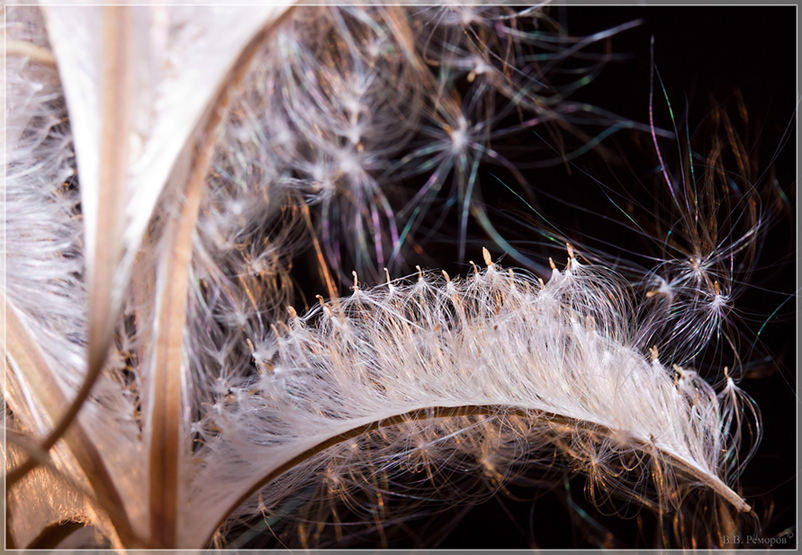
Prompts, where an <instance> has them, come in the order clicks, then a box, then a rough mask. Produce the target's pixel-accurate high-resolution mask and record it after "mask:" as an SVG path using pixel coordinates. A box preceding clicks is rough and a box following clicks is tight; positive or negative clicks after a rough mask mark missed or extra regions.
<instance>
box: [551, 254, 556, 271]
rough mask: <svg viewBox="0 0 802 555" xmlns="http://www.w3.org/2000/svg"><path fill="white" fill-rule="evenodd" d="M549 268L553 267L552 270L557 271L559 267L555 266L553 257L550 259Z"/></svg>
mask: <svg viewBox="0 0 802 555" xmlns="http://www.w3.org/2000/svg"><path fill="white" fill-rule="evenodd" d="M549 266H551V269H552V270H556V269H557V266H556V265H555V264H554V260H552V259H551V257H549Z"/></svg>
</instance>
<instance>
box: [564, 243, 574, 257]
mask: <svg viewBox="0 0 802 555" xmlns="http://www.w3.org/2000/svg"><path fill="white" fill-rule="evenodd" d="M565 246H566V247H568V258H570V259H571V260H573V259H574V247H572V246H571V243H566V244H565Z"/></svg>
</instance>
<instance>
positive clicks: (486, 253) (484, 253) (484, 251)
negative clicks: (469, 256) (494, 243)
mask: <svg viewBox="0 0 802 555" xmlns="http://www.w3.org/2000/svg"><path fill="white" fill-rule="evenodd" d="M482 256H483V257H484V259H485V265H486V266H487V267H488V268H489V267H490V266H492V265H493V259H492V258H490V251H489V250H487V249H486V248H485V247H482Z"/></svg>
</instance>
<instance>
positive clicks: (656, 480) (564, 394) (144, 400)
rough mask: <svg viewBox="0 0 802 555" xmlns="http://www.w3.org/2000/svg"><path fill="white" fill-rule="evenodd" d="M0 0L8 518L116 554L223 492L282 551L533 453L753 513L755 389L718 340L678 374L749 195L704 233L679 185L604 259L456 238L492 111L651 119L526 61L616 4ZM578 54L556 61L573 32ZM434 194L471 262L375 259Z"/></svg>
mask: <svg viewBox="0 0 802 555" xmlns="http://www.w3.org/2000/svg"><path fill="white" fill-rule="evenodd" d="M6 10H7V16H8V20H7V21H8V23H7V28H6V33H7V35H8V39H7V40H8V46H7V63H6V67H5V70H6V89H5V90H6V107H7V110H6V115H5V126H6V138H7V145H6V146H7V155H6V159H5V171H6V181H5V194H4V211H5V235H4V243H3V255H4V257H5V264H6V265H5V273H4V275H3V279H4V281H3V300H4V306H5V314H6V316H5V331H6V334H5V336H4V353H5V357H4V358H5V361H6V370H5V388H4V392H3V395H4V400H5V403H6V407H7V411H6V420H5V426H6V433H7V436H6V443H5V445H4V456H5V461H6V479H7V484H8V491H7V500H8V501H7V510H8V514H7V518H6V524H7V526H8V527H9V534H8V535H7V537H10V538H13V542H14V545H15V546H16V547H24V546H32V547H39V546H42V545H44V542H46V541H53V534H54V531H53V530H54V529H53V524H54V523H58V522H61V521H69V522H72V523H80V524H89V525H92V526H94V527H95V529H96V530H97V531H98V534H99V535H100V536H102V537H103V538H105V541H107V542H108V545H109V546H112V547H114V548H117V549H141V548H162V549H164V548H181V549H191V550H200V549H203V548H204V547H206V546H209V545H213V546H217V547H225V546H227V545H231V544H232V543H234V542H236V540H237V534H238V533H239V532H238V530H239V529H238V526H239V525H240V524H242V523H248V522H249V521H250V520H252V519H253V518H254V517H257V518H262V519H263V520H264V522H266V523H268V524H267V525H268V527H270V526H271V523H272V524H273V525H275V526H276V528H277V530H278V529H281V530H283V531H286V530H287V529H289V526H288V525H286V524H285V525H282V524H281V523H282V522H286V523H289V522H293V523H297V526H296V527H295V528H294V531H291V532H288V533H287V535H286V536H281V535H280V534H279V535H277V537H278V538H279V540H280V541H283V540H281V538H282V537H283V538H286V539H287V540H288V541H290V539H292V540H294V541H297V543H298V545H300V546H302V547H310V546H311V547H314V546H315V545H316V544H320V543H321V538H323V536H325V534H333V535H334V536H336V537H337V539H341V535H342V531H341V529H340V528H339V527H338V525H340V524H349V525H354V524H357V523H368V524H370V525H371V526H376V527H379V528H380V527H381V526H384V525H385V524H386V525H387V526H389V525H390V524H391V523H398V522H402V521H403V520H404V519H406V518H412V517H415V516H419V515H420V514H422V513H424V512H425V511H434V510H436V509H437V508H442V507H445V506H448V505H452V504H464V505H468V504H471V503H476V502H478V501H479V500H480V499H482V498H483V497H486V496H487V495H490V494H492V493H494V492H496V491H498V490H500V489H503V488H504V487H505V485H506V484H508V483H510V482H511V481H513V480H515V479H517V478H518V477H521V476H527V475H542V476H544V477H545V478H544V480H546V481H549V480H552V477H551V476H552V475H554V474H555V469H558V471H557V472H556V475H560V471H559V469H563V471H564V470H565V469H570V470H571V471H578V472H582V473H584V474H585V475H586V477H587V487H586V494H587V496H588V498H590V499H591V500H592V501H593V502H594V503H597V504H598V505H600V506H608V505H612V506H620V505H624V506H627V505H633V506H637V507H639V508H645V509H646V510H649V511H652V512H654V513H656V514H659V515H660V516H661V517H662V516H663V515H667V514H672V513H675V512H678V511H680V510H681V508H682V507H683V506H685V505H686V504H693V503H694V499H695V498H697V497H705V496H707V497H706V498H707V499H713V501H712V502H710V504H709V506H705V509H704V510H708V511H713V513H715V514H717V515H720V516H717V517H716V518H719V519H720V520H721V521H722V522H724V524H723V525H722V528H723V529H726V530H727V531H730V532H731V531H732V529H733V527H734V526H736V525H735V524H734V522H735V520H736V519H737V515H738V514H748V513H750V512H751V511H752V507H751V506H750V502H749V501H748V500H747V499H745V498H744V496H743V493H742V492H741V491H740V489H739V485H738V478H739V476H740V474H741V472H742V471H743V468H744V465H745V464H746V463H747V462H748V461H749V459H750V458H752V456H753V455H754V453H755V451H756V449H757V447H758V444H759V442H760V437H761V433H762V429H761V416H760V411H759V409H758V407H757V405H756V404H755V403H754V401H753V400H752V399H751V398H750V397H749V395H748V394H747V393H746V392H744V391H742V390H741V389H740V388H739V386H738V384H737V379H738V375H737V373H736V372H735V371H734V370H731V369H730V368H731V367H727V368H723V369H722V375H723V378H722V379H720V380H717V381H716V383H713V384H711V383H709V382H708V381H707V380H706V379H705V376H704V375H702V374H700V372H699V369H697V368H694V365H693V362H694V359H695V358H694V357H695V356H696V355H698V354H699V353H700V352H702V351H703V350H704V349H705V348H706V347H707V345H708V343H710V342H711V341H713V340H714V339H716V338H718V337H719V334H720V330H721V329H722V326H723V324H724V322H725V321H726V320H727V317H728V314H729V313H730V311H731V310H732V306H733V304H734V293H735V292H734V285H733V283H732V280H730V279H728V276H729V274H728V273H727V271H726V262H727V260H729V261H732V259H733V257H734V256H735V255H736V254H738V253H739V252H740V251H741V250H742V249H743V248H744V247H743V246H742V245H743V244H745V243H746V242H748V241H750V240H755V239H756V238H757V237H759V236H760V235H761V233H763V231H762V229H761V225H760V224H759V223H757V222H758V220H759V219H755V221H754V222H753V221H752V220H749V221H747V222H746V227H747V231H744V232H742V235H741V236H740V238H736V236H735V234H734V233H733V234H731V235H730V236H729V237H727V239H728V240H729V241H730V243H726V244H725V242H724V241H721V240H719V239H720V238H719V237H717V236H715V234H713V235H710V236H704V237H702V238H701V239H699V237H698V236H697V235H699V234H698V233H697V227H695V226H696V225H697V224H696V223H695V222H697V221H698V220H699V219H700V218H699V217H698V216H702V217H703V216H707V215H708V214H706V213H704V211H703V210H700V211H698V212H696V213H692V214H690V215H689V216H688V219H687V221H688V222H693V223H687V225H686V227H681V226H678V229H679V230H680V231H678V234H680V233H685V234H686V236H687V237H689V240H691V241H693V240H694V239H697V241H696V244H697V245H699V246H700V249H699V253H698V255H699V256H697V257H691V258H687V259H679V258H677V259H666V260H664V261H662V262H661V263H660V264H658V265H657V266H656V267H655V268H651V269H646V270H643V271H641V273H640V276H639V279H637V280H633V279H632V272H631V271H629V270H627V271H626V272H625V271H621V269H620V268H618V267H616V266H615V265H614V264H613V263H612V262H610V263H606V262H605V261H604V258H603V256H602V255H599V254H598V253H596V252H594V253H590V252H583V251H582V249H581V248H580V247H575V246H572V245H571V244H566V245H565V251H564V252H565V255H566V256H565V258H564V259H563V261H562V262H560V263H556V262H554V261H552V260H550V259H549V260H548V262H549V266H550V270H549V271H550V273H551V275H550V277H549V279H547V280H544V279H540V278H538V277H536V276H535V275H534V274H533V273H532V272H531V271H530V270H527V269H519V268H514V267H506V265H505V266H504V267H503V266H502V265H501V263H500V262H499V261H497V260H494V259H493V258H492V257H491V254H490V252H489V251H488V250H487V249H482V251H481V253H480V252H479V251H478V249H477V250H476V252H472V250H471V248H470V246H469V244H468V243H467V241H466V236H467V233H468V231H467V229H468V222H469V220H471V218H474V219H475V220H476V222H478V224H479V225H480V226H481V228H482V229H483V230H484V231H485V232H486V233H487V234H488V235H489V236H490V237H491V238H492V239H493V240H494V241H496V243H497V245H499V246H500V247H502V248H503V249H505V250H507V251H508V252H514V253H515V254H521V253H518V251H517V250H516V249H515V248H514V247H513V246H512V245H510V244H509V243H508V242H506V240H505V239H504V238H503V237H502V236H501V234H500V233H499V231H497V229H496V228H495V227H494V225H493V224H492V223H491V222H490V220H489V218H488V215H487V211H486V210H485V209H484V208H482V206H481V203H480V202H478V200H477V199H478V198H480V189H481V184H480V183H479V181H478V179H477V177H476V174H477V171H478V170H477V168H478V167H479V165H480V164H489V163H492V164H496V165H497V166H499V167H501V168H504V169H505V170H507V171H509V172H510V173H511V174H512V175H513V177H514V179H516V180H518V181H519V182H523V181H525V178H524V176H523V174H522V173H521V172H520V171H518V170H517V169H516V168H515V165H514V163H513V162H510V161H509V160H507V159H505V158H504V156H503V155H502V154H501V153H500V152H499V151H497V150H494V148H493V142H494V141H495V140H497V139H499V138H500V137H504V136H506V135H509V134H511V133H512V132H513V131H515V130H517V131H520V130H526V129H530V128H538V129H539V128H540V126H544V127H548V126H551V127H553V128H559V127H562V128H564V129H565V130H567V134H569V135H572V136H573V137H574V138H578V139H582V140H585V139H588V136H587V134H586V132H585V131H582V129H583V127H582V126H583V125H588V126H591V125H601V126H608V127H609V126H615V127H616V128H625V127H630V128H633V129H636V130H640V131H649V132H650V133H651V134H652V137H653V138H654V140H655V142H656V140H657V135H658V134H660V133H662V134H663V135H661V136H665V135H668V134H667V133H666V132H662V131H659V130H656V129H655V127H654V125H653V124H652V125H651V127H649V126H638V125H636V124H633V123H630V122H625V121H623V118H616V117H615V116H613V115H612V114H608V113H605V112H603V111H601V110H595V109H591V108H590V107H588V106H586V105H584V104H580V103H576V104H571V103H570V101H569V100H568V95H569V93H570V91H572V90H573V89H574V88H576V87H578V86H579V85H578V84H576V83H571V84H568V85H563V86H562V87H557V86H553V87H552V86H550V85H548V83H547V80H546V78H547V77H548V75H549V72H550V71H555V72H556V70H557V69H559V68H560V64H561V63H563V62H564V61H565V60H568V59H570V58H571V57H572V56H575V55H576V54H578V53H580V52H582V51H583V49H585V48H588V47H589V46H591V45H593V44H595V43H598V42H600V41H604V40H606V39H608V38H609V37H611V36H613V35H615V34H616V33H618V32H622V31H624V30H626V29H628V28H630V27H632V26H634V25H635V23H631V24H625V25H622V26H620V27H619V28H616V29H611V30H606V31H603V32H599V33H598V34H596V35H593V36H590V37H586V38H584V39H570V38H566V37H565V36H564V35H562V34H560V33H558V32H556V31H555V32H551V29H552V26H553V25H556V24H555V23H554V22H553V21H552V20H551V19H550V18H549V16H548V14H547V13H546V11H545V10H544V8H543V6H534V7H532V8H528V9H525V10H518V11H516V10H513V9H510V8H503V7H498V6H497V7H479V6H463V7H456V6H454V7H450V8H437V9H434V8H409V9H404V8H400V7H391V6H380V5H376V6H366V7H361V6H360V7H356V6H350V5H349V6H343V7H298V8H294V9H292V8H291V9H288V8H287V7H286V6H285V7H280V8H279V7H270V8H267V7H264V8H250V7H238V8H223V7H220V8H206V7H186V6H184V7H182V6H178V7H166V6H165V7H121V6H116V7H80V8H79V7H75V6H54V7H42V8H41V9H40V8H35V7H16V6H15V7H13V8H12V7H11V6H7V7H6ZM531 26H536V27H537V28H538V29H542V30H541V31H538V32H535V31H533V30H532V27H531ZM498 33H501V34H503V35H504V37H502V39H503V40H502V39H500V38H498V36H496V38H495V39H492V40H491V39H488V38H487V36H495V35H493V34H498ZM504 41H507V42H506V43H505V42H504ZM503 44H507V47H506V49H505V48H504V47H503ZM544 44H545V45H546V46H543V45H544ZM500 45H502V46H500ZM513 46H514V48H513ZM537 48H545V49H547V50H549V51H550V52H551V53H550V54H549V55H548V56H543V60H545V61H544V62H543V63H542V65H538V63H540V58H539V57H538V55H536V54H535V53H536V52H540V51H539V50H537ZM513 50H514V51H513ZM510 52H512V53H510ZM584 60H590V61H589V62H588V63H587V66H585V67H583V68H582V69H580V70H577V69H575V68H573V69H572V70H571V71H572V72H574V74H576V75H578V77H577V82H580V81H581V80H582V79H583V78H588V79H589V78H590V77H591V76H593V75H595V73H596V72H598V71H599V70H600V68H601V66H602V65H603V61H604V60H603V58H598V59H597V58H594V57H593V56H591V55H587V56H585V58H584ZM512 62H515V63H516V64H518V65H515V64H512ZM535 68H539V70H538V71H540V72H542V75H541V73H540V72H535ZM543 76H545V77H543ZM459 87H463V89H464V90H465V91H467V92H465V94H464V96H463V97H460V94H459V92H458V89H459ZM516 113H518V114H520V122H519V123H518V124H516V127H515V128H514V129H512V128H509V127H502V125H508V124H503V123H502V122H505V121H507V120H508V119H509V118H510V117H512V116H514V115H516ZM415 179H418V180H421V185H420V187H419V188H417V189H415V190H413V191H411V192H410V191H408V190H404V189H403V183H405V182H406V181H409V180H413V181H414V180H415ZM666 179H668V180H670V181H671V182H674V181H676V180H675V179H674V178H673V177H672V176H668V174H667V173H666ZM446 191H450V193H449V195H450V197H449V198H452V199H455V201H454V203H453V204H454V205H455V206H456V208H455V209H456V210H457V218H456V219H457V222H458V223H457V229H458V242H459V247H458V249H456V251H459V252H458V253H457V254H455V256H459V257H460V258H461V257H462V255H466V256H473V257H475V258H477V259H478V258H479V257H480V256H481V264H479V265H477V264H474V263H473V262H472V263H471V269H470V270H469V271H467V272H466V274H465V275H463V276H453V277H452V276H450V275H449V274H448V273H446V272H445V271H443V272H439V271H437V270H434V269H430V270H425V269H422V268H420V267H418V268H417V272H415V273H412V274H411V275H408V276H406V277H403V278H397V279H393V276H397V275H399V274H400V273H401V270H402V269H403V268H404V267H405V265H404V255H405V253H406V252H408V251H409V250H410V245H413V244H415V243H413V240H414V239H415V237H417V236H425V235H426V229H425V224H426V222H428V221H429V220H428V219H427V217H429V216H430V215H431V214H430V212H432V211H434V210H435V206H436V198H437V196H438V194H440V193H442V192H446ZM682 194H685V193H682ZM749 195H751V193H749V194H748V195H744V199H746V201H750V202H752V201H753V200H754V198H757V197H756V196H755V197H752V196H749ZM683 199H685V197H683ZM685 200H687V199H685ZM746 201H744V204H746ZM680 204H681V203H679V202H678V205H680ZM753 204H755V205H756V201H754V203H753ZM733 227H735V226H733ZM695 233H696V235H694V234H695ZM298 253H307V254H308V256H309V258H311V259H313V260H315V261H316V263H317V264H318V266H319V269H320V280H321V282H322V283H324V284H325V285H326V287H327V288H328V298H324V297H323V296H318V297H317V298H318V301H317V302H313V301H311V299H312V298H313V295H312V293H313V292H303V291H302V292H301V293H302V294H306V295H308V296H307V297H305V298H306V299H307V301H308V303H307V304H308V305H309V304H311V305H312V307H311V308H310V309H307V310H304V309H300V308H297V309H296V308H293V303H295V302H296V301H297V299H298V297H296V296H295V294H296V291H295V286H296V284H297V281H298V277H297V276H296V275H294V274H293V267H294V265H295V264H297V256H298ZM728 256H729V258H727V257H728ZM520 260H524V261H525V260H528V258H526V257H525V256H523V255H522V254H521V258H520ZM544 262H545V261H540V262H539V263H538V264H537V265H535V266H533V267H537V268H543V267H545V263H544ZM348 264H351V265H352V266H353V267H355V268H356V271H354V272H353V273H352V274H351V273H350V269H349V268H347V267H346V266H347V265H348ZM509 266H512V264H510V265H509ZM343 275H346V276H347V278H346V279H350V280H351V281H350V283H351V284H352V285H351V292H350V294H349V295H346V296H342V295H341V294H339V293H338V290H337V288H336V285H335V284H336V282H337V281H338V280H340V281H342V279H343V277H342V276H343ZM380 276H383V277H385V280H384V281H382V280H379V279H378V278H379V277H380ZM296 306H298V305H296ZM669 328H670V329H669ZM732 364H733V365H734V364H735V361H733V363H732ZM550 473H551V474H550ZM477 484H485V486H483V487H477ZM338 507H339V508H338ZM711 507H712V508H711ZM700 510H702V509H700ZM730 513H732V515H735V516H732V515H731V514H730ZM346 514H347V515H348V516H345V515H346ZM341 519H345V520H341ZM330 530H333V532H332V531H330ZM282 533H283V532H282ZM717 533H719V532H715V533H713V534H712V535H711V536H709V537H710V538H713V539H712V540H710V541H711V542H713V544H715V542H716V541H719V540H718V539H716V538H718V536H716V534H717ZM720 533H724V532H720ZM48 538H50V540H48Z"/></svg>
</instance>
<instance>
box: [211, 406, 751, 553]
mask: <svg viewBox="0 0 802 555" xmlns="http://www.w3.org/2000/svg"><path fill="white" fill-rule="evenodd" d="M501 411H502V407H498V406H493V405H466V406H459V407H427V408H420V409H415V410H412V411H409V412H405V413H402V414H398V415H395V416H391V417H389V418H385V419H382V420H377V421H374V422H370V423H368V424H363V425H361V426H356V427H354V428H352V429H350V430H348V431H346V432H343V433H341V434H337V435H334V436H332V437H330V438H328V439H327V440H325V441H322V442H320V443H318V444H317V445H315V446H313V447H310V448H309V449H307V450H306V451H304V452H303V453H300V454H298V455H296V456H295V457H292V458H291V459H289V460H287V461H286V462H284V463H283V464H282V465H280V466H278V467H276V468H274V469H273V470H271V471H270V472H268V473H267V474H265V475H264V476H262V477H261V478H259V479H258V480H256V481H254V483H253V484H252V485H251V487H249V488H248V490H247V491H245V492H244V493H243V494H242V495H240V496H239V497H238V498H237V500H236V501H234V503H232V504H231V505H230V506H229V508H228V510H227V511H226V513H225V515H224V516H223V517H222V518H221V519H220V520H219V521H218V523H217V525H216V526H215V528H214V530H215V531H216V530H218V529H219V528H220V527H221V526H223V524H225V522H226V520H228V518H229V516H230V515H231V514H232V513H233V512H234V511H235V510H236V509H237V507H239V506H240V505H242V504H243V503H245V502H246V501H247V500H248V499H250V498H251V497H252V496H253V495H255V494H256V493H257V492H258V491H259V490H261V489H262V488H263V487H265V486H267V485H268V484H270V483H271V482H272V481H273V480H275V479H276V478H278V477H279V476H281V475H282V474H284V473H286V472H289V471H290V470H292V469H293V468H295V467H296V466H298V465H299V464H301V463H303V462H305V461H307V460H309V459H310V458H312V457H313V456H315V455H317V454H319V453H321V452H323V451H325V450H326V449H328V448H329V447H332V446H334V445H337V444H339V443H342V442H345V441H348V440H350V439H353V438H355V437H358V436H361V435H362V434H366V433H369V432H372V431H374V430H378V429H380V428H386V427H390V426H394V425H398V424H402V423H404V422H409V421H416V420H421V419H435V418H453V417H457V416H496V415H498V414H499V412H501ZM503 413H504V414H506V415H513V416H520V417H524V418H533V417H535V418H538V419H542V420H543V421H544V422H547V423H548V425H551V426H554V425H561V426H566V427H569V428H572V429H575V428H577V427H587V426H592V428H593V429H594V430H595V431H596V432H601V433H605V434H608V435H614V430H611V429H610V428H607V427H606V426H602V425H599V424H597V423H595V422H594V423H585V422H583V421H579V420H576V419H573V418H568V417H565V416H562V415H557V414H553V413H547V412H545V411H535V410H527V409H523V408H517V407H512V408H507V407H504V408H503ZM632 443H633V445H632V447H633V448H634V449H637V450H639V451H643V452H653V451H654V450H655V449H656V450H658V451H659V452H660V453H661V454H662V455H663V456H665V457H666V458H668V459H669V460H670V461H671V464H672V465H673V466H674V467H675V468H678V469H679V470H681V471H682V472H684V473H686V474H688V475H689V476H691V477H693V478H694V479H697V480H699V481H700V482H702V483H703V484H704V485H705V486H707V487H709V488H710V489H712V490H713V491H715V492H716V493H717V494H718V495H720V496H721V497H723V498H724V499H726V500H727V501H728V502H729V503H731V504H732V505H733V506H734V507H735V508H736V509H738V510H739V511H741V512H750V511H751V510H752V508H751V507H750V506H749V505H748V504H747V503H746V501H744V500H743V499H742V498H741V497H740V496H739V495H738V494H737V493H735V492H734V491H732V490H731V489H730V488H729V487H728V486H727V485H726V484H725V483H724V482H722V481H721V480H720V479H718V478H716V477H714V476H710V475H709V474H707V473H706V472H704V471H703V470H701V469H699V468H697V467H695V466H693V465H691V464H689V463H688V462H687V461H685V460H684V459H682V458H680V457H678V456H676V455H674V454H672V453H670V452H667V451H664V450H661V449H659V447H656V446H655V445H654V444H653V443H650V442H644V441H639V440H637V439H633V440H632ZM212 533H214V531H213V532H212ZM211 537H212V536H211V535H209V537H208V538H206V541H205V543H204V545H208V543H209V542H210V541H211Z"/></svg>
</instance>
